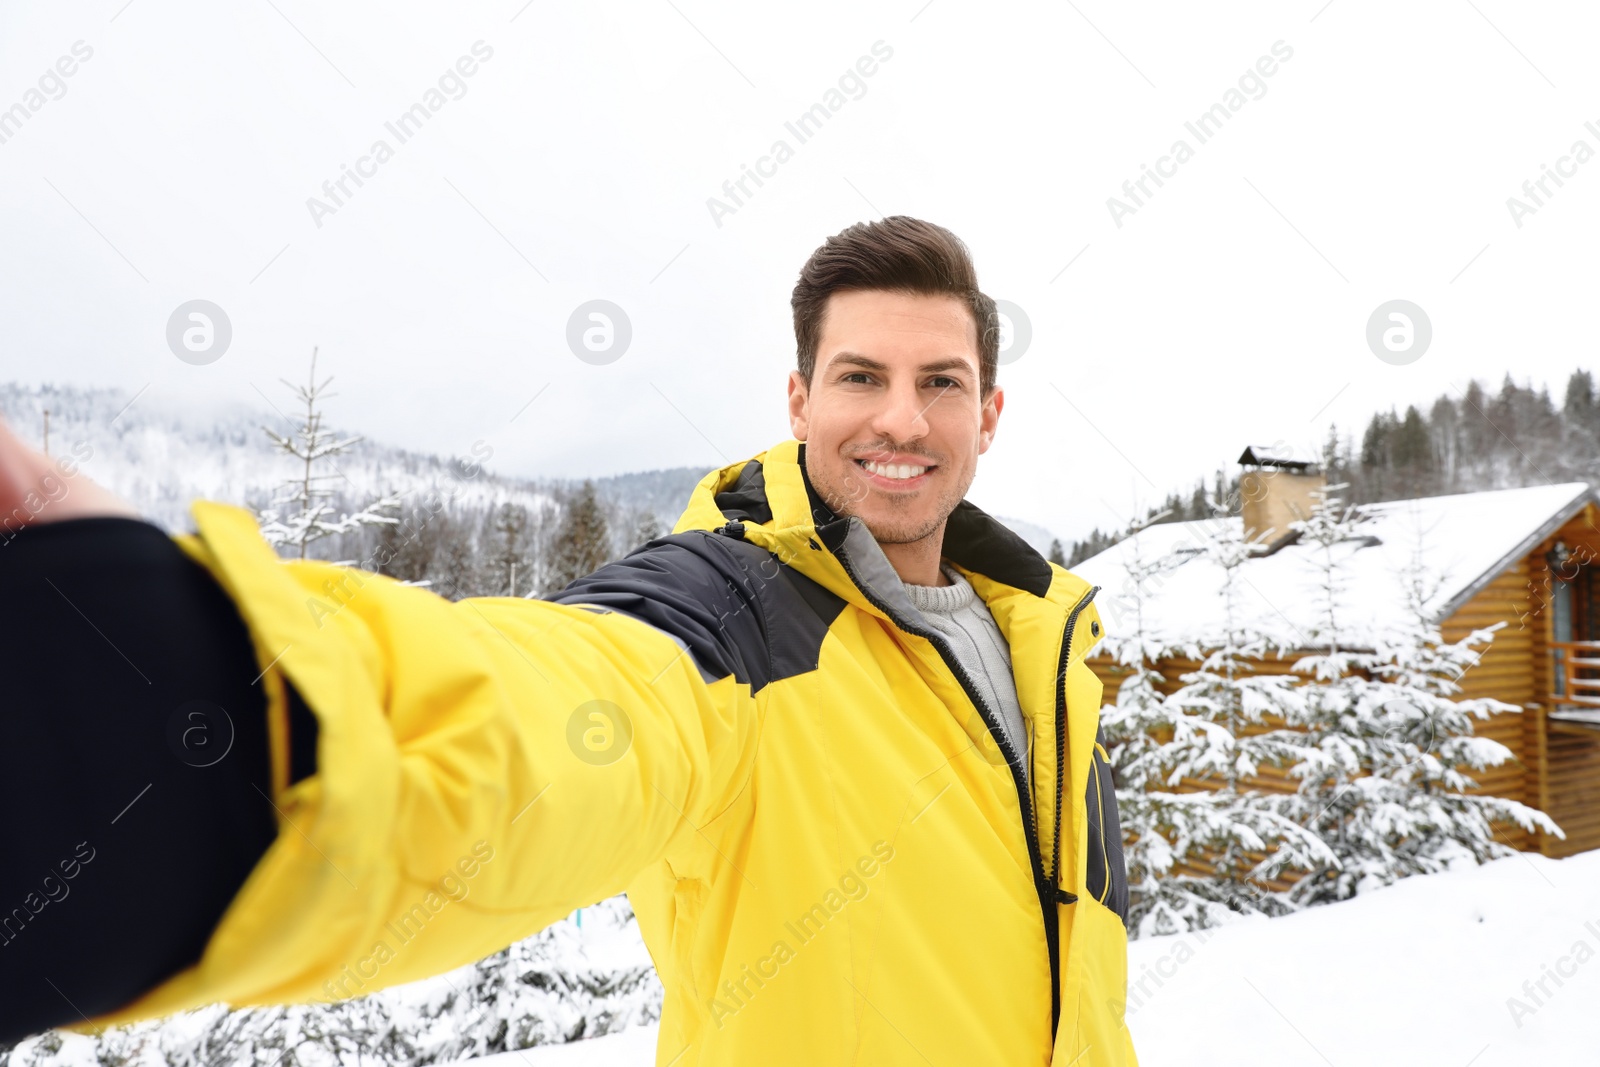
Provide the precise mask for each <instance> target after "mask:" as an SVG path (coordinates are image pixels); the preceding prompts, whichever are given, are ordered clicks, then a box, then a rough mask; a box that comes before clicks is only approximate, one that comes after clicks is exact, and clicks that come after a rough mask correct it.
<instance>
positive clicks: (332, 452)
mask: <svg viewBox="0 0 1600 1067" xmlns="http://www.w3.org/2000/svg"><path fill="white" fill-rule="evenodd" d="M332 381H333V378H332V377H331V376H330V377H328V378H325V379H323V380H322V381H321V382H318V381H317V350H316V349H315V348H313V349H312V350H311V373H310V374H309V376H308V377H307V379H306V384H304V385H295V384H294V383H292V382H290V381H288V380H284V381H283V384H284V385H287V386H288V387H289V388H290V390H292V391H293V392H294V394H295V398H296V399H297V400H299V401H300V403H301V405H303V407H304V409H305V410H304V412H303V413H302V414H301V416H300V424H299V425H298V426H297V427H296V428H295V430H294V433H293V434H291V435H285V434H280V433H278V432H277V431H275V430H273V429H271V428H270V427H265V426H263V427H262V429H263V430H265V431H266V434H267V436H268V437H270V438H271V439H272V442H273V443H274V444H275V445H277V447H278V449H279V451H281V452H283V453H284V454H286V455H289V456H293V457H294V458H295V459H296V460H299V461H300V464H301V466H300V469H299V471H298V472H297V473H296V475H295V476H294V477H293V478H290V479H289V480H288V481H286V482H284V483H283V485H282V487H281V488H280V490H279V491H278V493H277V494H276V495H275V496H274V497H273V499H272V501H271V506H269V507H265V508H262V509H261V510H260V511H259V512H258V513H257V516H256V518H257V521H258V522H260V524H261V535H262V537H264V538H266V540H267V543H268V544H270V545H272V546H273V547H274V548H276V549H278V550H279V551H280V552H282V551H292V552H293V553H294V554H295V555H297V556H298V557H299V558H301V559H305V558H306V546H307V545H309V544H311V543H312V542H313V541H317V540H320V539H322V538H324V537H328V536H330V535H332V534H339V533H347V532H349V531H352V530H356V529H358V528H360V527H362V526H376V525H382V524H388V523H395V522H398V521H399V519H398V518H397V517H396V516H394V515H389V514H386V512H390V511H395V510H398V509H399V507H400V498H399V497H398V496H395V495H392V494H386V495H384V496H382V497H379V498H378V499H377V500H373V501H371V502H370V503H368V504H365V505H363V506H362V507H360V508H358V509H357V510H356V511H355V512H353V513H352V512H346V513H344V514H343V515H341V516H340V517H338V518H334V514H335V512H336V509H335V508H334V506H333V504H332V502H331V501H332V498H333V496H334V490H333V489H332V488H330V487H329V486H328V485H327V483H328V482H331V481H333V480H334V479H336V478H340V477H343V476H342V475H341V474H339V473H338V469H337V467H335V468H334V471H333V473H331V474H330V473H323V470H322V468H323V467H324V466H330V467H331V466H333V464H332V459H333V457H335V456H338V455H342V454H343V453H345V452H348V451H349V450H350V449H351V448H352V447H353V446H355V445H356V444H357V443H358V442H360V441H361V440H362V438H360V437H359V436H358V437H340V436H339V435H338V434H336V433H334V432H333V431H332V430H329V429H328V428H326V427H325V426H324V425H323V422H322V409H321V407H320V404H321V402H322V401H325V400H326V399H327V398H328V397H330V396H332V395H333V394H331V393H329V392H328V391H327V389H328V385H329V383H331V382H332Z"/></svg>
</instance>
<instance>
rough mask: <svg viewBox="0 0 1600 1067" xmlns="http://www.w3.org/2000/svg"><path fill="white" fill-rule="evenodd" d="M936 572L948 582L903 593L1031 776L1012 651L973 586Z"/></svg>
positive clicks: (948, 571)
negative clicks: (962, 672) (948, 649)
mask: <svg viewBox="0 0 1600 1067" xmlns="http://www.w3.org/2000/svg"><path fill="white" fill-rule="evenodd" d="M939 569H940V570H942V571H943V572H944V574H945V577H946V578H948V579H949V580H950V583H951V584H949V585H944V586H939V585H913V584H912V583H910V582H903V583H902V584H903V585H904V586H905V590H906V595H907V596H908V597H910V598H911V603H912V604H914V605H915V606H916V608H917V610H918V611H920V612H921V613H922V617H923V618H924V619H926V620H927V622H928V625H929V626H931V627H932V628H934V629H935V630H938V631H939V633H940V634H942V635H944V637H945V639H946V640H947V641H948V642H949V644H950V647H951V649H952V650H953V651H954V652H955V655H956V659H958V660H959V661H960V662H961V665H962V666H963V667H965V668H966V671H967V673H968V674H969V675H971V676H972V681H973V683H974V684H975V685H976V686H977V689H978V692H979V694H980V695H981V696H982V697H983V699H984V703H985V704H987V705H988V706H989V708H990V710H992V711H994V712H996V713H998V715H999V719H1000V724H1001V726H1002V727H1003V728H1004V729H1005V732H1006V737H1007V739H1008V740H1009V741H1010V742H1011V747H1012V748H1013V749H1014V750H1015V751H1016V752H1017V753H1018V755H1020V756H1022V758H1023V766H1024V768H1026V769H1027V770H1028V771H1029V774H1030V777H1031V772H1032V768H1031V767H1028V762H1029V761H1028V759H1027V756H1028V748H1029V746H1028V730H1027V725H1026V724H1025V723H1024V722H1023V718H1022V706H1021V704H1019V703H1018V701H1017V684H1016V680H1015V678H1014V677H1013V676H1012V673H1011V648H1010V646H1009V645H1008V644H1006V639H1005V636H1004V635H1003V634H1001V632H1000V627H999V625H998V624H997V623H996V622H995V621H994V616H993V615H992V614H990V613H989V607H988V605H986V604H985V603H984V602H983V598H982V597H980V596H979V595H978V591H977V590H976V589H974V588H972V583H971V582H969V581H967V580H966V579H965V578H963V577H962V576H961V573H960V572H959V571H957V570H955V569H954V568H953V567H951V566H950V565H949V564H947V563H944V562H943V561H941V562H940V564H939Z"/></svg>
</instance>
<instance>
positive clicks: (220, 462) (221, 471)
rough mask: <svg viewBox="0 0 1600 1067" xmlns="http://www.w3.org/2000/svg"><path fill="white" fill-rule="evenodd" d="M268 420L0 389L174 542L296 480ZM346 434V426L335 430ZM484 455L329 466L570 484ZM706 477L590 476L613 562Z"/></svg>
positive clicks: (671, 472)
mask: <svg viewBox="0 0 1600 1067" xmlns="http://www.w3.org/2000/svg"><path fill="white" fill-rule="evenodd" d="M271 403H273V404H275V405H277V407H278V410H273V409H272V408H269V407H268V406H267V399H265V398H264V400H263V404H262V405H261V406H260V407H252V406H247V405H243V404H234V405H218V406H213V407H209V408H201V409H196V408H194V407H192V406H187V405H186V406H178V405H176V404H174V403H173V402H172V401H170V400H165V399H161V398H158V397H153V396H149V395H142V394H129V393H127V392H125V391H123V390H120V389H99V388H80V387H76V386H58V385H45V386H31V385H21V384H18V383H15V382H6V383H0V418H4V419H5V420H6V421H7V423H8V424H9V425H10V426H11V428H12V429H13V430H14V431H15V432H16V433H17V434H18V435H19V436H20V437H22V439H23V440H25V441H27V442H28V443H29V444H32V445H34V446H36V447H37V446H39V445H40V444H42V443H43V438H44V433H45V415H44V413H45V412H46V411H47V410H48V411H49V450H50V452H51V453H52V454H53V455H57V456H65V455H73V456H76V457H78V459H79V460H80V461H81V463H82V468H83V470H84V471H85V472H86V473H87V474H88V475H89V477H91V478H93V479H94V480H95V481H97V482H99V483H100V484H102V485H104V486H106V487H107V488H109V489H111V490H112V491H114V492H116V493H117V494H119V495H121V496H122V497H124V498H125V499H128V500H130V501H132V502H133V503H134V505H135V506H137V507H138V508H139V509H140V511H141V512H142V513H143V514H144V516H145V517H146V518H148V519H149V520H150V521H151V522H154V523H156V524H157V525H158V526H161V527H163V528H164V529H167V530H171V531H174V532H177V531H180V530H187V529H190V528H191V523H190V521H189V503H190V502H191V501H193V500H196V499H206V500H220V501H223V502H226V503H231V504H245V505H259V504H261V503H263V502H264V501H265V500H266V499H267V498H268V497H269V496H270V495H271V494H272V493H273V491H274V490H275V489H276V488H277V487H278V486H279V484H280V483H282V482H283V481H284V480H285V479H287V478H289V477H291V476H292V475H293V474H294V473H295V472H294V461H293V460H291V459H289V458H287V457H286V456H284V455H283V454H282V453H281V452H279V451H277V450H276V449H275V447H274V446H273V444H272V442H271V440H270V439H269V438H268V437H267V434H266V433H265V432H264V431H263V429H262V428H263V427H270V428H272V429H273V430H274V431H276V432H279V433H285V432H290V431H292V429H293V417H294V416H296V415H297V414H298V412H297V411H295V410H294V409H292V408H291V406H290V405H291V400H290V399H289V398H288V395H287V392H286V391H285V393H284V396H282V397H277V396H272V397H271ZM336 428H337V429H339V430H341V431H344V432H346V433H354V432H357V429H358V428H356V427H351V426H336ZM486 459H487V457H485V456H482V455H476V456H475V455H470V454H469V455H464V456H439V455H433V454H425V453H419V452H412V451H409V450H406V449H404V448H399V447H395V446H392V445H387V444H382V443H379V442H374V441H363V442H361V443H360V444H358V445H356V446H355V447H354V449H353V450H352V451H351V452H350V453H349V454H348V455H346V456H341V457H340V458H339V459H338V460H337V461H336V469H337V471H338V473H339V474H341V475H343V478H342V480H341V481H340V482H339V483H338V485H337V489H338V490H339V492H340V494H341V496H343V497H347V498H349V499H351V500H362V501H365V500H369V499H372V498H375V497H378V496H380V495H382V494H384V493H390V492H396V493H400V494H402V495H405V496H407V497H408V498H409V499H417V500H420V499H422V498H424V497H426V496H427V495H428V494H429V493H431V492H439V493H441V494H444V495H445V497H446V499H447V500H448V502H449V503H450V504H451V505H455V506H459V507H470V508H480V509H481V508H485V507H488V506H489V505H493V504H498V503H501V502H505V501H509V502H511V503H513V504H521V505H523V506H525V507H527V508H528V509H529V510H530V511H537V510H538V508H539V506H540V505H542V504H545V503H548V502H550V501H551V500H553V499H554V498H555V496H556V495H557V493H559V492H560V491H563V490H570V489H572V488H573V487H574V486H575V485H576V484H577V482H578V481H579V480H577V479H534V478H518V477H514V476H507V475H498V474H494V473H492V472H491V471H490V470H489V469H487V466H488V464H487V463H486ZM709 469H710V468H706V469H701V468H698V467H673V468H667V469H662V470H650V471H635V472H630V473H627V474H618V475H611V476H607V477H601V478H595V479H594V480H593V481H594V486H595V492H596V495H597V496H598V497H599V499H600V501H601V502H602V504H603V505H604V506H606V507H607V509H608V510H609V511H611V512H612V513H613V517H617V518H620V519H622V520H623V521H619V522H617V523H616V524H615V526H616V533H617V535H618V538H619V540H618V543H617V544H616V546H615V547H616V550H617V552H616V554H618V555H621V554H622V553H623V552H625V551H626V550H627V549H628V548H630V547H632V546H631V545H628V544H623V543H622V542H621V538H622V537H623V536H624V535H626V534H627V533H628V532H629V531H631V530H632V528H633V527H634V525H635V524H636V522H637V520H638V519H639V518H640V517H642V516H644V515H646V514H649V515H654V516H655V518H656V520H657V522H659V523H660V525H661V528H662V529H663V530H667V529H670V528H671V526H672V524H673V523H674V522H676V521H677V518H678V515H679V514H680V513H681V512H682V511H683V508H684V505H685V504H687V503H688V500H689V495H690V493H691V492H692V491H693V490H694V487H695V485H696V484H697V483H698V482H699V481H700V479H701V478H703V477H705V475H706V473H707V472H708V470H709ZM1001 521H1003V522H1005V523H1006V525H1008V526H1009V527H1011V529H1013V530H1015V531H1016V532H1017V533H1018V534H1019V535H1020V536H1021V537H1022V538H1023V539H1024V540H1026V541H1027V542H1028V543H1029V544H1031V545H1032V546H1033V547H1034V548H1036V549H1037V550H1038V551H1039V553H1040V554H1041V555H1044V554H1046V553H1048V552H1049V549H1050V541H1051V539H1052V537H1053V536H1054V535H1053V534H1051V533H1050V531H1049V530H1046V529H1045V528H1044V527H1042V526H1037V525H1035V524H1032V523H1027V522H1023V521H1020V520H1014V519H1005V518H1002V519H1001Z"/></svg>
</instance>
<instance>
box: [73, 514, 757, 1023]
mask: <svg viewBox="0 0 1600 1067" xmlns="http://www.w3.org/2000/svg"><path fill="white" fill-rule="evenodd" d="M193 514H194V517H195V520H196V525H197V528H198V532H197V533H196V534H195V535H193V536H185V537H182V538H180V539H179V543H180V545H181V547H183V548H184V549H185V551H187V552H189V554H190V555H191V556H192V557H193V558H195V559H196V560H198V561H199V562H201V563H202V564H203V565H204V566H205V567H206V568H207V569H208V570H209V571H210V572H211V573H212V575H213V576H215V577H216V578H217V580H218V581H219V582H220V583H221V585H222V587H223V588H224V590H226V591H227V593H228V594H229V595H230V596H231V598H232V600H233V602H234V604H235V606H236V607H237V608H238V610H239V613H240V614H241V615H242V616H243V618H244V620H245V623H246V625H247V627H248V628H249V631H250V635H251V639H252V642H253V644H254V648H255V653H256V658H257V660H258V663H259V669H261V670H262V672H263V674H262V677H261V683H262V684H263V685H264V686H265V687H266V691H267V695H268V734H269V740H270V744H271V750H272V754H273V759H272V764H273V789H272V793H273V796H272V797H271V803H272V805H273V807H274V809H275V813H276V817H277V819H278V836H277V838H276V839H275V841H274V843H273V845H272V846H271V848H270V849H269V850H268V852H267V853H266V855H265V856H264V857H262V859H261V860H260V862H259V863H258V864H257V865H256V867H255V868H254V870H253V871H252V872H251V874H250V876H249V878H248V879H247V880H246V882H245V884H244V886H243V887H242V888H241V889H240V891H239V892H238V894H237V895H236V896H235V897H234V899H233V901H232V902H231V904H230V905H229V906H228V908H227V911H226V912H225V913H224V915H223V917H222V919H221V921H220V922H219V923H218V925H217V926H216V928H215V929H214V931H213V932H212V935H211V938H210V940H209V941H208V943H207V945H206V948H205V951H204V954H203V955H202V956H201V958H200V960H199V962H198V963H197V964H195V965H194V966H192V967H190V968H189V969H187V970H185V971H183V972H181V973H179V974H177V975H175V976H173V977H172V978H171V979H169V980H167V981H166V982H164V983H163V984H161V985H160V986H158V987H157V988H155V989H154V990H152V991H150V992H149V993H148V994H146V995H145V996H143V997H141V998H140V999H138V1000H137V1001H135V1002H134V1003H132V1004H130V1005H128V1006H127V1007H126V1008H124V1009H122V1010H121V1011H118V1012H116V1013H114V1014H112V1015H107V1016H103V1017H101V1018H99V1019H97V1020H95V1022H96V1023H100V1024H104V1023H112V1022H124V1021H129V1020H132V1019H136V1018H144V1017H149V1016H152V1015H158V1014H166V1013H169V1012H173V1011H177V1010H180V1009H186V1008H191V1007H196V1006H199V1005H202V1004H206V1003H210V1002H214V1001H226V1002H228V1003H231V1004H234V1005H247V1004H261V1003H285V1002H303V1001H310V1000H333V999H338V998H340V997H346V996H353V995H360V994H364V993H369V992H372V991H373V990H375V989H378V988H381V987H383V986H388V985H392V984H395V983H398V982H405V981H411V980H414V979H417V978H421V977H424V976H427V975H432V974H437V973H440V972H442V971H445V970H449V969H451V968H453V967H457V966H460V965H462V964H465V963H469V962H471V961H473V960H477V959H480V958H482V957H483V956H485V955H488V954H489V953H491V952H494V951H497V950H499V949H500V948H503V947H504V946H506V945H508V944H510V943H511V942H513V941H516V940H518V939H520V938H523V937H526V936H528V935H530V934H532V933H534V932H536V931H538V930H539V929H541V928H543V927H544V926H546V925H548V924H550V923H551V922H553V921H555V920H557V919H560V918H562V917H563V916H565V915H567V914H569V913H570V912H571V911H572V910H573V909H574V908H577V907H581V906H584V905H587V904H590V903H592V902H594V901H596V900H599V899H602V898H604V897H606V896H609V895H612V894H614V893H616V892H619V891H621V890H622V889H623V887H624V886H625V885H626V884H627V883H628V882H629V881H631V880H632V879H633V877H634V876H635V875H637V874H638V873H639V872H641V871H642V870H643V869H644V868H645V867H647V866H648V865H650V864H652V863H654V862H656V861H658V860H661V859H663V858H670V857H671V855H672V854H673V852H674V849H675V848H676V847H677V846H678V845H679V844H680V843H682V842H685V841H687V840H688V839H690V838H692V836H693V835H695V834H696V832H697V827H700V826H703V825H704V824H705V823H706V822H707V821H709V820H710V819H711V818H712V817H714V816H715V815H716V814H718V813H719V812H721V811H722V810H724V809H725V808H727V807H728V806H729V805H730V804H731V803H732V802H733V800H734V798H735V797H736V796H737V795H738V793H739V791H740V790H741V789H742V788H743V787H744V784H745V783H746V781H747V779H748V777H749V773H750V768H751V765H752V761H753V757H754V752H755V747H756V737H757V734H758V732H759V725H760V711H761V705H762V701H761V700H760V699H758V697H757V696H756V695H753V693H752V686H751V684H750V683H751V680H752V679H753V678H759V677H761V676H762V675H764V674H765V672H766V664H765V662H764V660H763V657H764V656H765V655H766V653H765V649H764V642H763V640H762V636H761V635H762V634H763V632H764V623H763V621H762V617H761V607H760V603H759V600H758V597H757V592H758V588H757V586H758V582H759V578H758V577H757V576H756V575H755V574H754V573H752V572H750V571H748V570H746V569H743V568H740V567H739V566H738V565H737V560H736V559H735V557H734V556H733V553H732V551H731V550H730V549H729V548H728V547H727V546H726V545H725V544H723V543H722V539H721V538H719V537H717V536H716V535H714V534H709V533H704V532H700V531H689V532H685V533H682V534H675V535H672V536H670V537H666V538H662V539H658V540H657V541H654V542H651V544H650V545H648V546H646V547H645V548H642V549H639V550H636V551H635V552H634V553H632V554H631V555H629V556H628V557H627V558H625V559H623V560H620V561H616V562H614V563H611V564H608V565H607V566H605V567H603V568H601V569H600V570H598V571H596V572H595V573H594V574H592V575H590V576H588V577H587V578H584V579H580V580H579V581H578V582H576V583H574V584H573V585H571V586H569V587H568V588H567V589H566V590H563V591H562V593H560V594H558V595H557V596H556V597H555V598H553V599H552V600H528V599H521V598H509V597H507V598H477V599H468V600H463V601H460V602H457V603H450V602H449V601H446V600H444V599H443V598H441V597H439V596H437V595H435V594H433V593H431V592H428V591H426V590H424V589H419V588H415V587H410V586H405V585H401V584H399V583H397V582H394V581H392V580H389V579H387V578H383V577H381V576H377V575H374V574H371V573H368V572H366V571H362V570H357V569H352V568H343V567H337V566H333V565H330V564H325V563H319V562H310V561H296V562H291V563H284V562H281V561H280V560H279V559H278V558H277V556H276V555H275V554H274V553H273V551H272V550H271V548H270V547H269V546H268V545H267V544H266V543H265V542H264V541H263V540H262V539H261V538H260V536H259V534H258V533H257V530H256V526H255V522H254V520H253V519H252V518H251V516H250V515H249V514H248V513H246V512H244V511H242V510H240V509H237V508H232V507H228V506H225V505H219V504H214V503H207V502H201V503H197V504H196V505H195V506H194V510H193ZM285 681H287V682H289V683H290V684H291V685H292V689H293V691H294V692H296V693H298V695H299V697H300V698H301V699H303V701H304V704H305V705H306V706H307V707H309V709H310V710H311V712H312V714H313V715H314V716H315V723H316V731H317V738H316V746H315V757H316V764H315V770H314V773H312V774H310V775H309V776H307V777H303V778H301V777H296V776H294V775H291V774H290V769H289V763H290V754H289V753H290V742H289V737H288V734H289V731H290V715H289V711H288V707H287V705H288V700H287V699H286V695H285V694H286V690H287V689H288V688H289V686H286V685H285V684H284V683H285ZM291 778H293V779H294V780H293V781H291Z"/></svg>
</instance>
